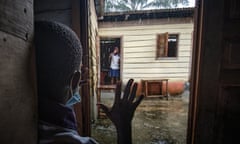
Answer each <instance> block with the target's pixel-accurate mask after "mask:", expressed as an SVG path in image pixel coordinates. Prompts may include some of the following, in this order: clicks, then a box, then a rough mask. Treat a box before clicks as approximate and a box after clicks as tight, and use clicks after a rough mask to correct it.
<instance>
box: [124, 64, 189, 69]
mask: <svg viewBox="0 0 240 144" xmlns="http://www.w3.org/2000/svg"><path fill="white" fill-rule="evenodd" d="M189 65H190V64H189V63H144V64H142V63H140V64H139V63H138V64H137V63H135V64H134V63H132V64H129V63H124V65H123V69H129V68H146V69H149V68H160V69H161V68H188V67H189Z"/></svg>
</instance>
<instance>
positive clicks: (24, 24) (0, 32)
mask: <svg viewBox="0 0 240 144" xmlns="http://www.w3.org/2000/svg"><path fill="white" fill-rule="evenodd" d="M32 42H33V0H13V1H2V0H1V1H0V119H1V120H0V143H1V144H20V143H21V144H34V143H37V116H36V114H37V113H36V95H35V93H34V85H35V83H34V73H33V71H31V70H33V69H32V68H33V67H31V64H30V61H31V60H34V59H33V58H32V59H31V52H32ZM30 59H31V60H30Z"/></svg>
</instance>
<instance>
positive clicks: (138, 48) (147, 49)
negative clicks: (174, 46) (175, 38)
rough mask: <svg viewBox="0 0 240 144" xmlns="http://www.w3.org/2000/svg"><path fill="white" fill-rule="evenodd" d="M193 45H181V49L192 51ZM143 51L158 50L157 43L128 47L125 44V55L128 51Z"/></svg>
mask: <svg viewBox="0 0 240 144" xmlns="http://www.w3.org/2000/svg"><path fill="white" fill-rule="evenodd" d="M191 49H192V46H191V45H179V51H191ZM142 52H153V53H155V52H156V48H155V45H147V46H138V47H135V46H134V47H126V46H124V55H125V54H127V53H136V54H137V53H142Z"/></svg>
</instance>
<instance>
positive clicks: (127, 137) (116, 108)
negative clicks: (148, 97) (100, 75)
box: [98, 79, 144, 144]
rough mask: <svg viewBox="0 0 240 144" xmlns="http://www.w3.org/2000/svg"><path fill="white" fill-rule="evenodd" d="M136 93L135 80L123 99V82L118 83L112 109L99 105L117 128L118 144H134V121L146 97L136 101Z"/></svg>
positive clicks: (127, 87)
mask: <svg viewBox="0 0 240 144" xmlns="http://www.w3.org/2000/svg"><path fill="white" fill-rule="evenodd" d="M136 91H137V83H134V84H133V79H130V80H129V81H128V83H127V86H126V88H125V90H124V95H123V97H122V98H121V82H118V83H117V87H116V92H115V100H114V104H113V106H112V108H108V107H107V106H105V105H103V104H98V105H99V106H100V108H101V109H102V110H103V111H104V112H105V113H106V115H107V117H108V118H109V119H110V120H111V121H112V122H113V123H114V125H115V126H116V129H117V135H118V144H132V119H133V116H134V112H135V110H136V108H137V106H138V105H139V104H140V102H141V101H142V99H143V97H144V96H143V95H141V96H139V97H138V98H137V100H136V101H134V99H135V97H136Z"/></svg>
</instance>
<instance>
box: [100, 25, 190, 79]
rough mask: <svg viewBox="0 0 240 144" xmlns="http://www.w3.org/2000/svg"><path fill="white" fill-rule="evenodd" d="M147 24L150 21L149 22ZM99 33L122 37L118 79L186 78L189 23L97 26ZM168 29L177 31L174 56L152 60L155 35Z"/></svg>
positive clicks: (173, 32)
mask: <svg viewBox="0 0 240 144" xmlns="http://www.w3.org/2000/svg"><path fill="white" fill-rule="evenodd" d="M149 23H150V22H149ZM101 25H103V24H101V23H100V24H99V35H100V36H108V37H111V36H123V37H122V38H123V40H122V42H123V43H122V44H123V65H122V66H123V68H122V79H123V81H125V82H126V81H127V80H128V79H129V78H134V79H136V80H137V81H139V80H141V79H160V78H169V79H170V80H188V78H189V74H190V60H191V53H192V32H193V23H192V22H188V23H181V24H177V23H176V24H172V23H171V24H159V25H156V24H155V25H139V26H138V25H132V26H130V25H128V26H120V27H116V25H117V24H116V23H114V24H112V26H113V27H111V26H110V25H109V24H108V26H109V27H106V26H104V27H100V26H101ZM165 32H168V33H169V34H179V43H178V52H177V55H178V56H177V57H176V58H158V59H156V38H157V34H161V33H165Z"/></svg>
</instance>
